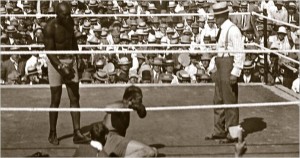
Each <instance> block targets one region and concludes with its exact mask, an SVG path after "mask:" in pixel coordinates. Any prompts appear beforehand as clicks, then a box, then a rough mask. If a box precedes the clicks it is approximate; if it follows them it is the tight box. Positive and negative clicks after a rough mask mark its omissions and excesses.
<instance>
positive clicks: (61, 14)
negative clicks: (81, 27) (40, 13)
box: [56, 2, 74, 30]
mask: <svg viewBox="0 0 300 158" xmlns="http://www.w3.org/2000/svg"><path fill="white" fill-rule="evenodd" d="M56 15H57V21H58V23H59V24H61V25H63V26H64V27H66V28H68V29H71V30H73V28H74V21H73V19H72V18H71V6H70V5H69V4H68V3H67V2H61V3H59V4H58V5H57V6H56Z"/></svg>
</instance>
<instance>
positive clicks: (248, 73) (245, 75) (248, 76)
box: [238, 60, 259, 83]
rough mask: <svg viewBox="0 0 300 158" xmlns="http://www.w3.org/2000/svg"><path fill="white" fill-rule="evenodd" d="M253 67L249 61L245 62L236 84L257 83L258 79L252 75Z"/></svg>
mask: <svg viewBox="0 0 300 158" xmlns="http://www.w3.org/2000/svg"><path fill="white" fill-rule="evenodd" d="M253 70H254V65H253V63H252V61H251V60H246V61H245V63H244V68H243V70H242V75H241V76H240V77H239V79H238V82H242V83H252V82H259V79H258V78H257V77H256V76H254V74H253Z"/></svg>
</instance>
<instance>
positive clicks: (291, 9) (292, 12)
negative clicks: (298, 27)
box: [287, 2, 299, 24]
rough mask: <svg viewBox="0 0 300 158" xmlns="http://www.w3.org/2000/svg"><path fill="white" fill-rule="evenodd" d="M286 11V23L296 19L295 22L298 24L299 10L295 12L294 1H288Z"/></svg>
mask: <svg viewBox="0 0 300 158" xmlns="http://www.w3.org/2000/svg"><path fill="white" fill-rule="evenodd" d="M287 11H288V15H287V16H288V17H287V18H288V23H291V21H296V23H297V24H299V12H297V7H296V4H295V2H289V5H288V6H287Z"/></svg>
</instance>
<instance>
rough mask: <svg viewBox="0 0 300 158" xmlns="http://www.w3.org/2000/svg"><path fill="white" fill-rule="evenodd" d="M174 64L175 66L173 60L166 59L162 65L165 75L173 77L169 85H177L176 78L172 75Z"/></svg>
mask: <svg viewBox="0 0 300 158" xmlns="http://www.w3.org/2000/svg"><path fill="white" fill-rule="evenodd" d="M174 64H175V63H174V60H172V59H167V60H165V61H164V63H163V65H164V67H165V70H166V72H165V73H166V74H170V75H172V76H173V79H172V82H171V84H178V83H179V81H178V78H177V76H176V75H175V74H174Z"/></svg>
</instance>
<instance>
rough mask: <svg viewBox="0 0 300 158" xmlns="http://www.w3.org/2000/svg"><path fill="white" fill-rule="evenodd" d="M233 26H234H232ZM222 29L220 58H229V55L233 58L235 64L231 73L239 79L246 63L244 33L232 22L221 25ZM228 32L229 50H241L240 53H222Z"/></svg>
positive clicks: (219, 47)
mask: <svg viewBox="0 0 300 158" xmlns="http://www.w3.org/2000/svg"><path fill="white" fill-rule="evenodd" d="M232 25H234V26H232ZM231 26H232V27H231ZM230 27H231V28H230ZM229 28H230V29H229ZM221 29H222V31H221V34H220V37H219V40H218V42H217V50H218V51H219V53H218V57H222V56H224V57H227V56H229V55H230V56H233V57H234V62H233V69H232V71H231V74H232V75H234V76H236V77H239V76H240V74H241V71H242V69H243V65H244V61H245V53H244V52H243V50H244V41H243V40H242V33H241V31H240V30H239V28H238V27H237V26H236V25H235V24H234V23H232V22H231V21H230V20H226V21H225V22H224V23H223V24H222V25H221ZM228 31H229V32H228ZM227 32H228V47H227V50H234V51H239V50H240V52H233V53H223V52H222V51H223V50H225V40H226V35H227Z"/></svg>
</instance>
